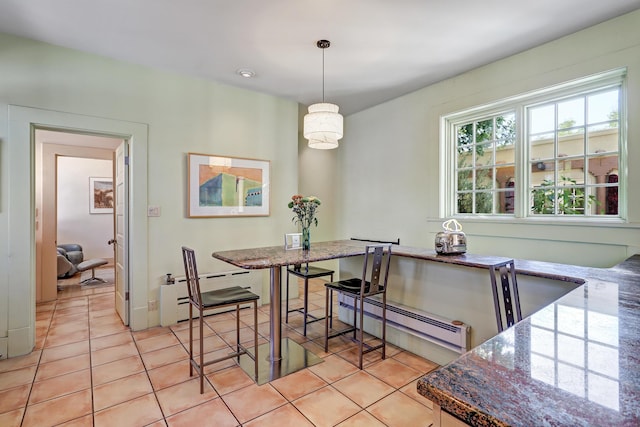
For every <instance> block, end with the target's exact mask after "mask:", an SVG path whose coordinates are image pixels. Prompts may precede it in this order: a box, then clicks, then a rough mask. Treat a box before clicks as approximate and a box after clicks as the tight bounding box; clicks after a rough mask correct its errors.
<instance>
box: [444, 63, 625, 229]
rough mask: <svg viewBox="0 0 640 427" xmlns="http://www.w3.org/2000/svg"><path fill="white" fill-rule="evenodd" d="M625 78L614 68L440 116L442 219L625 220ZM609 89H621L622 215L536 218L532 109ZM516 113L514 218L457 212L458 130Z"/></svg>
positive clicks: (620, 196)
mask: <svg viewBox="0 0 640 427" xmlns="http://www.w3.org/2000/svg"><path fill="white" fill-rule="evenodd" d="M626 74H627V70H626V68H620V69H615V70H611V71H607V72H603V73H598V74H594V75H592V76H588V77H585V78H581V79H578V80H573V81H569V82H566V83H562V84H559V85H555V86H551V87H548V88H544V89H541V90H537V91H533V92H528V93H525V94H521V95H517V96H514V97H510V98H507V99H504V100H500V101H496V102H493V103H489V104H484V105H480V106H475V107H472V108H469V109H465V110H463V111H458V112H454V113H451V114H447V115H444V116H442V117H441V118H440V170H441V171H442V174H441V176H442V180H441V184H440V216H441V217H443V218H447V217H457V218H464V219H483V218H487V219H501V220H513V219H517V220H527V221H562V222H564V221H573V222H587V223H594V222H595V223H605V222H621V221H626V219H627V197H628V196H627V195H628V193H627V186H628V178H627V176H628V173H627V171H628V166H627V133H626V128H627V102H626V96H627V88H626ZM606 86H611V87H613V86H619V87H620V104H619V105H620V111H619V120H620V128H619V132H620V145H619V147H618V150H619V151H618V156H619V166H620V168H619V177H618V178H619V181H618V194H619V198H618V215H617V216H613V215H594V216H585V215H533V214H531V207H530V206H529V204H530V203H529V196H530V195H529V187H530V186H529V178H530V175H529V171H528V165H529V146H528V144H526V143H525V142H526V135H527V123H526V119H525V117H526V111H527V110H526V109H527V107H529V106H532V105H534V104H541V103H544V102H551V101H553V100H557V99H559V98H563V97H568V96H571V95H577V94H580V93H583V92H585V91H591V90H594V89H599V88H604V87H606ZM513 111H514V112H515V116H516V142H515V148H514V149H515V171H514V174H515V180H516V182H515V187H514V200H515V205H514V211H513V214H510V213H501V214H457V213H456V212H457V187H456V184H457V182H456V181H457V178H456V163H455V160H456V150H457V138H456V131H455V129H456V126H459V125H462V124H466V123H469V122H474V121H478V120H482V119H484V118H487V117H491V116H496V115H500V114H506V113H509V112H513Z"/></svg>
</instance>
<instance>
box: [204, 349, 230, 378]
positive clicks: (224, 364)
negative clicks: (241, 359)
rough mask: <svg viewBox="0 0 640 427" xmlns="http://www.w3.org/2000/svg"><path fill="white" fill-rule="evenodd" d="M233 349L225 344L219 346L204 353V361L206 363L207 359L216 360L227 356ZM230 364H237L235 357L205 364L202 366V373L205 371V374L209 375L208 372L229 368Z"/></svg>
mask: <svg viewBox="0 0 640 427" xmlns="http://www.w3.org/2000/svg"><path fill="white" fill-rule="evenodd" d="M233 351H234V350H232V349H231V347H228V346H226V347H224V348H221V349H219V350H216V351H212V352H211V353H205V355H204V362H205V363H206V362H207V360H216V359H220V358H222V357H225V356H228V355H229V354H231V353H232V352H233ZM232 366H238V364H237V363H236V359H235V358H231V359H226V360H222V361H220V362H217V363H213V364H211V365H208V366H205V367H204V373H205V375H209V374H210V373H213V372H217V371H220V370H222V369H226V368H230V367H232Z"/></svg>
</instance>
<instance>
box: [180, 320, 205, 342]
mask: <svg viewBox="0 0 640 427" xmlns="http://www.w3.org/2000/svg"><path fill="white" fill-rule="evenodd" d="M184 324H185V325H187V327H186V328H176V329H173V333H174V334H175V336H176V338H178V340H180V342H183V343H188V342H189V322H185V323H184ZM214 334H215V332H213V330H212V329H211V328H210V327H209V325H207V324H206V323H205V324H204V327H203V328H202V335H203V336H205V337H208V336H211V335H214ZM199 337H200V326H199V325H198V323H197V322H194V323H193V338H194V339H198V338H199Z"/></svg>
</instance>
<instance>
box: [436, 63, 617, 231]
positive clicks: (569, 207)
mask: <svg viewBox="0 0 640 427" xmlns="http://www.w3.org/2000/svg"><path fill="white" fill-rule="evenodd" d="M624 77H625V71H624V70H616V71H613V72H609V73H603V74H601V75H598V76H592V77H589V78H586V79H582V80H580V81H576V82H570V83H567V84H564V85H560V86H558V87H554V88H548V89H544V90H541V91H538V92H534V93H530V94H526V95H521V96H518V97H515V98H512V99H509V100H506V101H502V102H499V103H495V104H492V105H488V106H482V107H479V108H474V109H473V110H469V111H464V112H460V113H455V114H452V115H449V116H447V117H444V118H443V126H445V130H446V132H445V135H446V138H445V140H444V141H443V143H444V144H446V148H445V149H444V150H443V153H444V155H445V156H446V157H445V161H444V164H446V165H447V176H448V179H447V180H445V183H444V185H445V186H446V188H443V191H444V194H445V195H446V196H445V199H446V201H447V205H446V206H445V209H444V211H445V212H444V215H445V216H451V215H465V216H468V215H470V216H505V217H508V216H511V217H553V218H560V217H565V218H566V217H574V218H576V217H577V218H589V219H596V218H606V217H615V218H620V217H622V215H621V213H620V212H622V209H621V206H620V205H619V203H620V202H621V201H622V202H623V200H619V196H621V195H622V194H623V193H622V192H621V191H620V189H621V188H624V181H623V179H624V177H623V176H621V175H620V173H619V171H620V170H624V167H623V165H622V164H621V161H622V160H623V159H621V157H620V153H621V152H622V151H623V150H622V147H623V145H624V134H623V133H622V132H621V129H624V121H623V120H624V117H625V114H624V109H623V106H624V103H623V102H622V100H623V99H624Z"/></svg>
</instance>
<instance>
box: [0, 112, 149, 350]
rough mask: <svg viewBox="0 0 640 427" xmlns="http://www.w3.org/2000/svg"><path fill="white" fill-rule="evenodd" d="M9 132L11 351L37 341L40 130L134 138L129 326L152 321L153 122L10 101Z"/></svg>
mask: <svg viewBox="0 0 640 427" xmlns="http://www.w3.org/2000/svg"><path fill="white" fill-rule="evenodd" d="M8 109H9V126H8V127H9V138H8V155H9V159H10V160H11V161H10V162H9V170H8V181H9V182H8V184H9V185H8V186H7V188H11V190H12V191H10V192H9V195H8V205H7V211H8V219H9V220H8V222H9V224H8V226H9V227H8V229H9V230H10V231H9V239H8V250H9V254H10V260H9V263H8V272H7V273H8V283H11V284H12V285H11V286H10V287H9V293H8V301H7V303H8V304H7V307H8V313H7V320H8V322H7V323H8V334H7V335H8V336H7V338H8V340H7V355H8V356H9V357H14V356H19V355H23V354H28V353H30V352H31V351H32V350H33V348H34V346H35V338H36V336H35V305H36V285H35V284H36V281H35V277H36V261H35V252H36V250H35V246H36V239H35V130H36V129H49V130H56V131H62V132H74V133H86V134H95V135H106V136H111V137H116V138H121V139H126V140H127V141H128V143H129V174H130V175H129V206H130V209H129V217H128V219H129V230H130V234H129V242H128V245H129V257H130V259H135V261H136V262H135V263H130V268H129V269H128V272H127V281H128V283H129V301H130V304H129V307H130V309H129V313H130V316H129V326H130V328H131V329H132V330H134V331H137V330H142V329H146V328H147V327H148V305H147V293H148V288H149V285H148V283H149V282H148V271H147V267H148V248H147V242H148V236H147V234H148V232H147V215H146V214H147V207H146V205H147V158H148V125H147V124H144V123H135V122H127V121H122V120H112V119H107V118H101V117H93V116H85V115H80V114H73V113H65V112H60V111H53V110H44V109H39V108H31V107H22V106H16V105H9V108H8Z"/></svg>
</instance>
